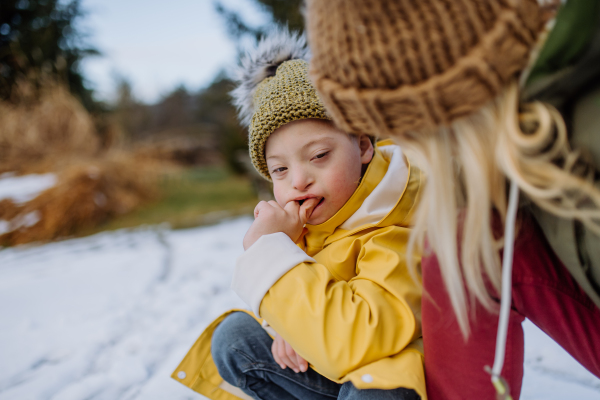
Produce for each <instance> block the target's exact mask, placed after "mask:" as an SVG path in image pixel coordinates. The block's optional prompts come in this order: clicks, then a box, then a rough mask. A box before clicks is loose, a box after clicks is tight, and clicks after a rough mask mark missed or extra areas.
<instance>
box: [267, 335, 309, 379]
mask: <svg viewBox="0 0 600 400" xmlns="http://www.w3.org/2000/svg"><path fill="white" fill-rule="evenodd" d="M271 352H272V353H273V358H274V359H275V362H276V363H277V364H279V366H280V367H281V369H285V367H286V366H288V367H290V368H291V369H293V370H294V372H296V373H298V372H300V371H302V372H306V370H307V369H308V362H306V360H305V359H304V358H302V357H300V356H299V355H298V354H297V353H296V352H295V351H294V349H292V346H290V344H289V343H288V342H286V341H285V340H283V338H282V337H281V336H279V335H277V334H275V339H273V345H271Z"/></svg>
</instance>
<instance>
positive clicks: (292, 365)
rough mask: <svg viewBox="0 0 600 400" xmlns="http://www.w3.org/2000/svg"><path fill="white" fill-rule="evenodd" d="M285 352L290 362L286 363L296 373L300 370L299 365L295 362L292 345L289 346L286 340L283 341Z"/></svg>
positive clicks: (294, 352)
mask: <svg viewBox="0 0 600 400" xmlns="http://www.w3.org/2000/svg"><path fill="white" fill-rule="evenodd" d="M285 353H286V355H287V357H288V359H289V360H290V364H288V366H289V367H290V368H291V369H293V370H294V372H296V373H298V372H300V367H299V366H298V364H297V362H296V355H297V354H296V351H295V350H294V349H293V348H292V346H290V344H289V343H288V342H285Z"/></svg>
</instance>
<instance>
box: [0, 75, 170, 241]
mask: <svg viewBox="0 0 600 400" xmlns="http://www.w3.org/2000/svg"><path fill="white" fill-rule="evenodd" d="M21 90H22V95H21V96H20V99H19V101H17V102H13V103H7V102H0V173H2V172H9V171H10V172H14V173H16V174H17V175H25V174H29V173H47V172H52V173H55V174H56V175H57V178H58V182H57V184H56V186H54V187H52V188H50V189H48V190H46V191H44V192H42V193H41V194H40V195H39V196H38V197H36V198H35V199H33V200H31V201H29V202H27V203H25V204H20V205H19V204H15V203H13V202H12V201H10V200H0V221H4V222H2V224H4V227H6V224H7V223H8V224H9V226H10V229H12V228H15V227H17V226H19V228H18V229H14V230H12V231H11V232H8V233H5V234H0V246H6V245H16V244H22V243H28V242H34V241H46V240H53V239H56V238H60V237H65V236H69V235H73V234H74V233H76V232H77V231H79V230H81V229H87V228H91V227H94V226H96V225H98V224H99V223H102V222H104V221H106V220H107V219H108V218H111V217H113V216H116V215H119V214H124V213H127V212H129V211H131V210H133V209H134V208H136V207H138V206H139V205H140V204H142V203H144V202H145V201H147V200H149V199H151V198H153V197H154V195H155V194H156V179H155V178H156V176H157V175H158V173H159V171H161V170H163V169H164V168H165V166H163V164H162V163H160V162H159V161H157V160H153V159H151V158H148V157H140V156H136V155H134V154H133V153H130V152H126V151H123V150H115V149H112V150H111V149H108V150H106V149H104V150H101V149H100V145H99V144H100V141H99V139H98V135H97V134H96V130H95V126H94V121H93V119H92V117H91V116H90V114H89V113H88V112H87V111H86V110H85V109H84V108H83V106H82V105H81V104H80V103H79V101H77V99H75V98H74V97H73V96H72V95H71V94H70V93H69V92H68V90H67V89H65V88H64V87H62V86H60V85H56V84H48V85H47V86H46V87H45V88H43V89H42V90H41V91H40V92H36V93H41V95H39V96H37V95H36V96H33V95H31V94H30V93H28V87H27V85H23V86H22V87H21ZM38 219H39V221H38V222H36V220H38ZM27 222H28V223H27ZM33 222H35V223H33ZM0 233H1V231H0Z"/></svg>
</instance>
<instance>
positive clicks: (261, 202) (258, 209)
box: [254, 200, 267, 219]
mask: <svg viewBox="0 0 600 400" xmlns="http://www.w3.org/2000/svg"><path fill="white" fill-rule="evenodd" d="M266 204H267V202H266V201H264V200H263V201H260V202H258V204H257V205H256V207H254V219H256V218H258V214H259V213H260V210H261V209H262V208H263V207H264V206H265V205H266Z"/></svg>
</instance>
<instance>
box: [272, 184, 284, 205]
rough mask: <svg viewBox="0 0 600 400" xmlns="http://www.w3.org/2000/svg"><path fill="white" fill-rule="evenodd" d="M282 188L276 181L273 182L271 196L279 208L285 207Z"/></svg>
mask: <svg viewBox="0 0 600 400" xmlns="http://www.w3.org/2000/svg"><path fill="white" fill-rule="evenodd" d="M282 186H283V185H281V183H278V181H273V195H274V196H275V201H277V204H279V205H280V206H281V207H285V204H286V200H285V190H284V188H283V187H282Z"/></svg>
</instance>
